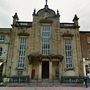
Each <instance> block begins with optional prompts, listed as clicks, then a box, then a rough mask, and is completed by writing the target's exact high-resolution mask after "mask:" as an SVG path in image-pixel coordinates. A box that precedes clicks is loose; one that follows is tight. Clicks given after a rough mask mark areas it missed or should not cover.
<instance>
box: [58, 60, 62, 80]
mask: <svg viewBox="0 0 90 90" xmlns="http://www.w3.org/2000/svg"><path fill="white" fill-rule="evenodd" d="M58 68H59V80H60V79H61V71H62V67H61V62H60V61H59V66H58Z"/></svg>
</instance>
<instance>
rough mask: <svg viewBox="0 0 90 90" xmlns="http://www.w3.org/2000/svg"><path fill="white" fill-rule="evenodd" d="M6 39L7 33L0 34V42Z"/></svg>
mask: <svg viewBox="0 0 90 90" xmlns="http://www.w3.org/2000/svg"><path fill="white" fill-rule="evenodd" d="M4 40H5V35H3V34H1V35H0V42H4Z"/></svg>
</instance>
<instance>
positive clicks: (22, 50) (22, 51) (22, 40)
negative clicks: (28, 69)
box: [18, 37, 26, 69]
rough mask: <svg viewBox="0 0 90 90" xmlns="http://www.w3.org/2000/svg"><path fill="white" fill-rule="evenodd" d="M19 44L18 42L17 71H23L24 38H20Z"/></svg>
mask: <svg viewBox="0 0 90 90" xmlns="http://www.w3.org/2000/svg"><path fill="white" fill-rule="evenodd" d="M19 42H20V48H19V60H18V69H24V61H25V50H26V38H25V37H20V40H19Z"/></svg>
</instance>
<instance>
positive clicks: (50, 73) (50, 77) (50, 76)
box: [49, 60, 52, 80]
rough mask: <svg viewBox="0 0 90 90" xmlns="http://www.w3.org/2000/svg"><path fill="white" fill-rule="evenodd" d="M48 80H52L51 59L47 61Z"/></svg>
mask: <svg viewBox="0 0 90 90" xmlns="http://www.w3.org/2000/svg"><path fill="white" fill-rule="evenodd" d="M49 80H52V61H51V60H50V62H49Z"/></svg>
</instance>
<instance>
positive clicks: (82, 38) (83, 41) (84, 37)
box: [80, 32, 88, 58]
mask: <svg viewBox="0 0 90 90" xmlns="http://www.w3.org/2000/svg"><path fill="white" fill-rule="evenodd" d="M80 41H81V51H82V57H83V58H88V43H87V33H86V32H80Z"/></svg>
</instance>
